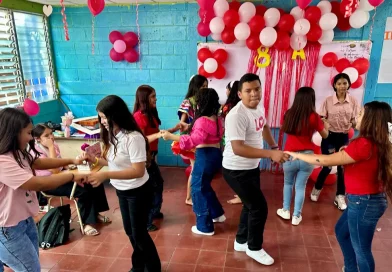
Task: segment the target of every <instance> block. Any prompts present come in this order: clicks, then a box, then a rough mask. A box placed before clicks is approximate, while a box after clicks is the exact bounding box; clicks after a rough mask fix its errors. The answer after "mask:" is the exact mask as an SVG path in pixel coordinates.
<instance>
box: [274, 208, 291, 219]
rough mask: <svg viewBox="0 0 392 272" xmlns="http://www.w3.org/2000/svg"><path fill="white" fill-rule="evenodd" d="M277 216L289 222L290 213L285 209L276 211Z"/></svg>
mask: <svg viewBox="0 0 392 272" xmlns="http://www.w3.org/2000/svg"><path fill="white" fill-rule="evenodd" d="M276 214H277V215H279V216H280V217H282V218H283V219H285V220H289V219H290V211H286V210H284V209H283V208H282V209H278V210H277V211H276Z"/></svg>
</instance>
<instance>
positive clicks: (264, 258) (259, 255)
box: [246, 248, 274, 265]
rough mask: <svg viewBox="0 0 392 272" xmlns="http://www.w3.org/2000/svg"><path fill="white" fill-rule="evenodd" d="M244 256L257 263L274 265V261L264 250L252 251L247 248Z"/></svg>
mask: <svg viewBox="0 0 392 272" xmlns="http://www.w3.org/2000/svg"><path fill="white" fill-rule="evenodd" d="M246 255H248V256H249V257H251V258H252V259H253V260H255V261H256V262H259V263H261V264H264V265H272V264H273V263H274V259H272V257H271V256H270V255H268V253H267V252H265V250H264V249H261V250H257V251H253V250H250V249H249V248H248V249H247V250H246Z"/></svg>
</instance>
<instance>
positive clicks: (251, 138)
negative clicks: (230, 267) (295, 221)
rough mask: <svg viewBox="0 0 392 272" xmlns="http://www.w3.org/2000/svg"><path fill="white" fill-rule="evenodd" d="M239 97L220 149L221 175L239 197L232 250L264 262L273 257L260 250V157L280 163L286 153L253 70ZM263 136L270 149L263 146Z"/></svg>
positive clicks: (264, 212) (269, 262)
mask: <svg viewBox="0 0 392 272" xmlns="http://www.w3.org/2000/svg"><path fill="white" fill-rule="evenodd" d="M238 95H239V97H240V98H241V101H240V102H239V103H238V104H237V105H236V106H235V107H234V108H233V109H232V110H231V111H230V112H229V114H228V115H227V117H226V120H225V137H226V146H225V151H224V152H223V176H224V178H225V180H226V182H227V183H228V184H229V185H230V187H231V188H232V189H233V190H234V191H235V192H236V194H237V195H238V196H239V198H240V199H241V200H242V203H243V208H242V212H241V216H240V223H239V226H238V232H237V235H236V239H235V241H234V250H236V251H242V252H246V254H247V255H248V256H249V257H251V258H253V259H254V260H256V261H257V262H259V263H261V264H264V265H272V264H273V263H274V259H273V258H272V257H271V256H269V255H268V254H267V252H265V251H264V249H263V247H262V245H263V232H264V226H265V222H266V220H267V215H268V207H267V201H266V200H265V197H264V195H263V193H262V192H261V189H260V169H259V162H260V159H261V158H270V159H271V160H272V161H274V162H278V163H282V162H284V161H286V160H288V158H289V157H288V156H287V155H285V154H284V153H283V152H282V151H279V150H277V149H278V146H277V145H276V143H275V140H274V138H273V137H272V134H271V130H270V128H269V126H268V125H267V122H266V118H265V113H264V107H263V106H262V103H261V102H260V101H261V82H260V78H259V77H258V76H257V75H255V74H245V75H244V76H242V78H241V80H240V83H239V92H238ZM263 139H264V140H265V141H266V142H267V143H268V145H269V146H270V147H271V149H272V150H267V149H263Z"/></svg>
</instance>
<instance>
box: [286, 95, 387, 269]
mask: <svg viewBox="0 0 392 272" xmlns="http://www.w3.org/2000/svg"><path fill="white" fill-rule="evenodd" d="M391 123H392V110H391V107H390V106H389V105H388V104H387V103H385V102H378V101H373V102H370V103H367V104H365V107H364V110H362V111H361V112H360V114H359V116H358V119H357V124H356V128H357V129H358V130H359V136H358V138H356V139H354V140H353V141H351V143H350V144H349V145H348V146H347V147H344V148H342V150H341V151H340V152H337V153H334V154H331V155H309V154H301V153H295V152H286V153H288V154H289V155H290V156H292V158H293V159H300V160H302V161H305V162H308V163H311V164H315V165H320V166H334V165H345V167H344V182H345V186H346V193H347V199H348V208H347V209H346V210H345V211H344V212H343V214H342V216H341V217H340V219H339V221H338V222H337V224H336V226H335V233H336V238H337V240H338V241H339V244H340V247H341V249H342V252H343V256H344V271H346V272H351V271H356V272H357V271H358V268H359V271H361V272H372V271H374V270H375V264H374V258H373V255H372V240H373V236H374V231H375V229H376V226H377V222H378V220H379V219H380V217H381V216H382V215H383V214H384V212H385V210H386V209H387V204H388V202H387V196H389V198H390V199H392V165H391V161H392V145H391V140H392V128H391V129H390V127H392V124H391Z"/></svg>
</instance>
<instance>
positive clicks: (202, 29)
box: [197, 21, 211, 37]
mask: <svg viewBox="0 0 392 272" xmlns="http://www.w3.org/2000/svg"><path fill="white" fill-rule="evenodd" d="M197 32H198V33H199V35H200V36H202V37H207V36H208V35H210V34H211V30H210V26H209V25H208V24H207V23H204V22H203V21H200V22H199V24H198V25H197Z"/></svg>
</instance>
